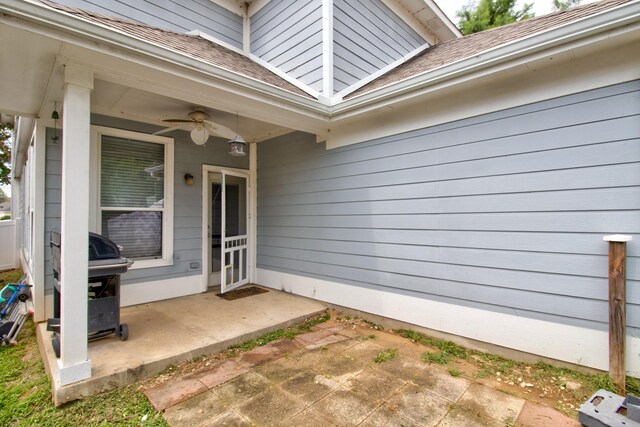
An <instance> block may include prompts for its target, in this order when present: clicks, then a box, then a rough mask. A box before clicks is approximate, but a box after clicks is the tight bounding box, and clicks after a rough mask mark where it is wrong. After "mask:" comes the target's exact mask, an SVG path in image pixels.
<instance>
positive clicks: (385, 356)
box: [373, 348, 398, 363]
mask: <svg viewBox="0 0 640 427" xmlns="http://www.w3.org/2000/svg"><path fill="white" fill-rule="evenodd" d="M397 355H398V349H397V348H389V349H387V350H383V351H381V352H380V353H378V355H377V356H376V357H375V358H374V359H373V361H374V362H376V363H384V362H387V361H389V360H391V359H394V358H395V357H396V356H397Z"/></svg>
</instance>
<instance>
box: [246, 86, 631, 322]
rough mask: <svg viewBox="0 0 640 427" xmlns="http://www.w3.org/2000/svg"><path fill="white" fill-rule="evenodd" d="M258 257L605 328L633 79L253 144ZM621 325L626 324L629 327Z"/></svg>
mask: <svg viewBox="0 0 640 427" xmlns="http://www.w3.org/2000/svg"><path fill="white" fill-rule="evenodd" d="M258 176H259V180H258V260H257V261H258V267H259V268H263V269H267V270H275V271H283V272H288V273H292V274H298V275H302V276H308V277H318V278H323V279H327V280H332V281H338V282H342V283H351V284H356V285H358V286H365V287H370V288H373V289H385V290H387V291H389V290H391V291H393V292H398V293H403V294H404V293H410V294H412V295H419V296H422V297H423V298H428V299H432V300H437V301H445V302H448V303H453V304H459V305H465V306H473V307H481V308H484V309H489V310H494V311H499V312H505V313H516V314H518V315H522V316H529V317H532V318H537V319H546V320H550V321H557V322H563V323H567V324H577V325H582V326H588V327H592V328H598V329H603V328H604V327H605V325H606V322H607V297H608V295H607V244H606V243H605V242H603V241H602V236H603V235H606V234H614V233H623V234H631V235H633V236H634V240H633V241H632V243H631V244H630V245H629V249H628V250H629V259H628V264H627V268H628V273H627V279H628V282H629V283H628V317H627V321H628V324H629V326H630V327H631V328H632V330H633V331H637V330H638V329H636V328H640V286H639V285H640V249H639V247H640V246H639V245H638V244H637V243H633V242H635V241H636V240H637V239H638V238H640V82H638V81H635V82H630V83H627V84H621V85H616V86H612V87H607V88H602V89H598V90H594V91H589V92H584V93H580V94H576V95H573V96H568V97H563V98H558V99H553V100H549V101H545V102H541V103H536V104H531V105H527V106H523V107H519V108H514V109H511V110H506V111H501V112H498V113H492V114H487V115H484V116H479V117H475V118H471V119H466V120H462V121H458V122H453V123H448V124H444V125H440V126H435V127H432V128H427V129H420V130H417V131H413V132H408V133H405V134H401V135H396V136H393V137H388V138H383V139H380V140H376V141H370V142H367V143H362V144H356V145H353V146H348V147H343V148H340V149H335V150H331V151H326V150H325V149H324V147H323V146H321V145H319V144H316V143H315V142H314V138H313V137H312V136H310V135H306V134H302V133H295V134H289V135H286V136H283V137H279V138H276V139H274V140H271V141H268V142H265V143H262V144H260V145H259V146H258ZM633 333H635V332H633Z"/></svg>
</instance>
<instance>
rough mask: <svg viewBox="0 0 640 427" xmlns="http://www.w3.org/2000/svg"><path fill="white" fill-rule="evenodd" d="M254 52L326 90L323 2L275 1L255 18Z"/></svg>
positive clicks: (294, 76) (296, 76)
mask: <svg viewBox="0 0 640 427" xmlns="http://www.w3.org/2000/svg"><path fill="white" fill-rule="evenodd" d="M251 53H252V54H254V55H256V56H257V57H259V58H260V59H262V60H264V61H266V62H268V63H270V64H271V65H273V66H274V67H276V68H278V69H280V70H281V71H283V72H285V73H287V74H289V75H290V76H291V77H293V78H295V79H298V80H299V81H300V82H302V83H304V84H306V85H307V86H309V87H311V88H312V89H314V90H317V91H321V90H322V0H300V1H295V2H292V1H290V0H272V1H270V2H269V3H268V4H267V5H266V6H264V7H263V8H262V9H260V10H259V11H258V12H257V13H256V14H255V15H253V16H252V17H251Z"/></svg>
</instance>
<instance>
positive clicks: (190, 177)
mask: <svg viewBox="0 0 640 427" xmlns="http://www.w3.org/2000/svg"><path fill="white" fill-rule="evenodd" d="M184 182H186V183H187V185H193V175H191V174H190V173H187V174H185V175H184Z"/></svg>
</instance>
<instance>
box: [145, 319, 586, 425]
mask: <svg viewBox="0 0 640 427" xmlns="http://www.w3.org/2000/svg"><path fill="white" fill-rule="evenodd" d="M374 335H375V336H374ZM388 349H397V356H395V357H394V358H392V359H390V360H387V361H385V362H382V363H376V362H374V358H376V356H377V355H378V354H380V352H382V351H384V350H388ZM425 351H426V348H425V347H423V346H421V345H419V344H415V343H413V342H411V341H410V340H407V339H404V338H401V337H398V336H396V335H393V334H389V333H385V332H378V331H376V332H372V331H371V330H370V329H364V328H350V327H348V326H346V325H341V324H337V323H334V322H332V321H330V322H328V323H325V324H322V325H318V326H316V327H315V328H314V331H313V332H310V333H307V334H304V335H298V336H297V337H296V338H295V339H294V340H281V341H277V342H274V343H271V344H269V345H266V346H263V347H258V348H256V349H254V350H252V351H249V352H246V353H243V354H241V355H240V356H238V357H235V358H230V359H227V360H224V361H222V362H218V363H217V364H215V365H213V366H208V367H206V368H205V369H204V370H201V371H199V372H193V373H190V374H187V375H184V376H181V377H179V378H174V379H172V380H170V381H168V382H165V383H162V384H159V385H156V386H154V387H152V388H149V389H147V390H146V391H145V394H146V395H147V397H148V398H149V400H150V401H151V403H152V404H153V406H154V407H155V408H156V409H158V410H160V411H164V413H163V415H164V418H165V419H166V420H167V421H168V423H169V424H170V425H171V426H174V427H180V426H188V427H196V426H250V425H258V426H304V427H313V426H330V425H335V426H351V425H360V426H439V427H454V426H455V427H459V426H465V427H467V426H468V427H473V426H500V427H505V426H521V427H546V426H549V427H550V426H553V427H559V426H579V424H578V423H577V421H574V420H572V419H570V418H568V417H566V416H564V415H562V414H561V413H559V412H557V411H555V410H553V409H552V408H549V407H545V406H541V405H537V404H534V403H531V402H526V401H525V400H523V399H520V398H518V397H514V396H511V395H508V394H506V393H503V392H500V391H497V390H494V389H492V388H490V387H486V386H484V385H481V384H478V383H475V382H473V381H470V380H468V379H465V378H461V377H457V378H455V377H453V376H451V375H450V374H449V373H448V372H447V370H446V368H444V367H441V366H438V365H428V364H426V363H424V362H423V361H422V359H421V356H422V354H423V353H424V352H425Z"/></svg>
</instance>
